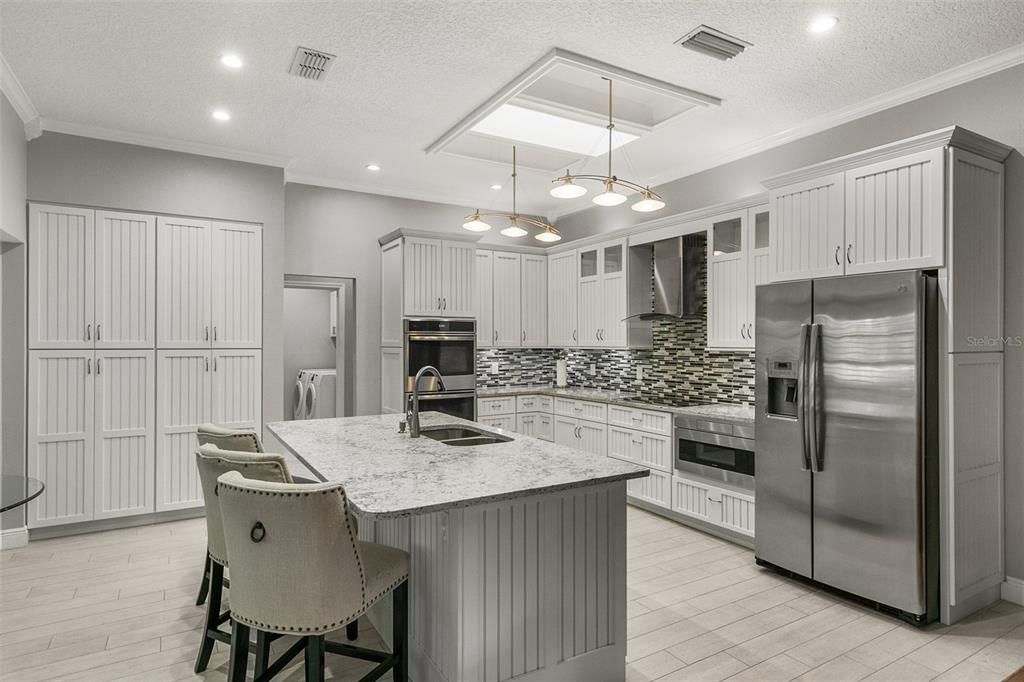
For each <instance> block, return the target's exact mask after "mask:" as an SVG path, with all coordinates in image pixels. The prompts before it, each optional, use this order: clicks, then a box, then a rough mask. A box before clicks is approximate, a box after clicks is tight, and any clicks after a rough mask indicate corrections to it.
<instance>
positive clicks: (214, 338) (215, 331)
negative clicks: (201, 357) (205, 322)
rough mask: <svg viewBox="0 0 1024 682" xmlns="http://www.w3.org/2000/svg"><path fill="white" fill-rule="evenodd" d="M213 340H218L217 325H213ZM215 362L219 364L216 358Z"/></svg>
mask: <svg viewBox="0 0 1024 682" xmlns="http://www.w3.org/2000/svg"><path fill="white" fill-rule="evenodd" d="M213 340H214V341H216V340H217V325H213ZM213 364H214V365H216V364H217V361H216V360H214V362H213Z"/></svg>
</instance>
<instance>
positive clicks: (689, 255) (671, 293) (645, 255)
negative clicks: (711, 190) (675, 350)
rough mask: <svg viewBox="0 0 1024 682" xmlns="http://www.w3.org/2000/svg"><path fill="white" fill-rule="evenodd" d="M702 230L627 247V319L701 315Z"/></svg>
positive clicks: (704, 248) (704, 240)
mask: <svg viewBox="0 0 1024 682" xmlns="http://www.w3.org/2000/svg"><path fill="white" fill-rule="evenodd" d="M706 257H707V237H706V236H705V234H704V233H703V232H699V233H696V234H688V235H683V236H681V237H673V238H671V239H663V240H661V241H657V242H652V243H650V244H639V245H637V246H631V247H629V258H630V269H629V292H628V299H629V317H627V318H626V319H627V320H640V321H644V322H646V321H650V320H679V319H684V318H688V317H700V316H701V315H703V314H704V268H703V265H704V260H705V258H706Z"/></svg>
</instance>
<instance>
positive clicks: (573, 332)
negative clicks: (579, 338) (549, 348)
mask: <svg viewBox="0 0 1024 682" xmlns="http://www.w3.org/2000/svg"><path fill="white" fill-rule="evenodd" d="M572 340H573V341H575V340H576V330H575V329H573V330H572Z"/></svg>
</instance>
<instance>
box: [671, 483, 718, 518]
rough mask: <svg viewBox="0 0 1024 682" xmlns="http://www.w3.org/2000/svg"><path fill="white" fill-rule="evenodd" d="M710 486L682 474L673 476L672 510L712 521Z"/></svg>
mask: <svg viewBox="0 0 1024 682" xmlns="http://www.w3.org/2000/svg"><path fill="white" fill-rule="evenodd" d="M709 488H710V486H707V485H705V484H703V483H700V482H697V481H691V480H690V479H688V478H683V477H681V476H673V477H672V511H675V512H679V513H680V514H686V515H687V516H693V517H695V518H698V519H701V520H702V521H710V520H711V518H710V516H709V511H708V510H709V507H710V499H709V497H708V490H709Z"/></svg>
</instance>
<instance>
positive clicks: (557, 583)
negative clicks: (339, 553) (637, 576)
mask: <svg viewBox="0 0 1024 682" xmlns="http://www.w3.org/2000/svg"><path fill="white" fill-rule="evenodd" d="M403 418H404V417H403V416H402V415H377V416H369V417H348V418H341V419H318V420H304V421H291V422H277V423H273V424H269V425H268V428H269V430H270V431H271V433H272V434H273V435H274V436H275V437H276V438H277V440H279V441H280V443H281V444H282V445H283V446H284V448H286V449H287V450H288V451H289V452H290V453H291V454H292V455H294V456H295V457H297V458H298V459H299V460H300V461H301V462H302V463H303V464H304V465H305V466H306V467H307V468H308V469H309V470H310V471H311V472H313V474H314V475H315V476H316V477H317V478H319V479H321V480H324V481H337V482H339V483H342V484H343V485H344V486H345V491H346V493H347V495H348V499H349V503H350V505H351V508H352V511H353V512H354V513H355V514H356V515H357V517H358V519H359V535H360V538H361V539H362V540H365V541H368V542H377V543H381V544H386V545H391V546H394V547H399V548H401V549H404V550H406V551H408V552H409V553H410V555H411V556H412V568H411V575H410V592H409V594H410V605H409V608H410V614H409V643H410V676H411V677H412V679H414V680H416V682H427V681H430V682H433V681H435V680H448V681H451V682H455V681H456V680H473V681H474V682H475V681H477V680H481V681H483V680H495V681H497V680H506V679H510V678H512V677H516V678H517V679H521V680H525V681H534V680H538V681H539V680H584V679H585V680H609V681H611V680H617V681H620V682H621V680H623V679H624V678H625V654H626V480H627V479H631V478H640V477H643V476H647V475H648V471H647V469H645V468H643V467H639V466H635V465H632V464H629V463H626V462H621V461H618V460H615V459H611V458H607V457H602V456H598V455H593V454H590V453H587V452H582V451H580V450H577V449H573V448H568V447H564V446H560V445H555V444H553V443H549V442H546V441H542V440H538V439H535V438H530V437H527V436H522V435H519V434H516V433H510V432H504V431H501V430H498V429H489V428H482V429H481V430H483V431H489V432H492V433H494V434H497V435H498V436H500V437H502V438H507V439H509V440H508V441H507V442H496V443H489V444H486V445H473V446H465V447H461V446H457V445H450V444H446V443H443V442H439V441H436V440H433V439H431V438H429V437H427V435H426V432H427V431H428V430H429V429H431V428H434V427H439V426H469V427H475V428H480V427H479V425H477V424H475V423H473V422H467V421H465V420H462V419H457V418H455V417H450V416H447V415H442V414H439V413H435V412H425V413H423V414H422V415H421V425H422V428H423V430H424V435H422V436H421V437H420V438H415V439H414V438H410V436H409V434H408V433H400V432H399V422H400V421H402V419H403ZM369 617H370V620H371V621H372V622H373V624H374V626H375V627H376V628H377V630H378V631H379V632H380V634H381V636H382V637H384V639H385V640H386V641H387V640H389V638H390V633H391V624H390V604H389V603H381V604H378V605H376V606H375V607H374V608H373V609H372V610H371V612H370V614H369Z"/></svg>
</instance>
